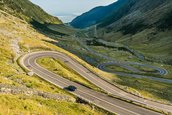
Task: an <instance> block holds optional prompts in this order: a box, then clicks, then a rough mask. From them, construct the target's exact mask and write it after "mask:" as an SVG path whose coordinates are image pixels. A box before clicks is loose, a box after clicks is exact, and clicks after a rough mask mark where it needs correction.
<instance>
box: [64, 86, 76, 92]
mask: <svg viewBox="0 0 172 115" xmlns="http://www.w3.org/2000/svg"><path fill="white" fill-rule="evenodd" d="M64 89H65V90H68V91H75V90H76V89H77V88H76V87H75V86H72V85H70V86H68V87H65V88H64Z"/></svg>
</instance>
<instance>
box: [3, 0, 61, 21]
mask: <svg viewBox="0 0 172 115" xmlns="http://www.w3.org/2000/svg"><path fill="white" fill-rule="evenodd" d="M0 9H1V10H3V11H5V12H8V13H9V14H12V15H14V16H17V17H19V18H21V19H25V20H26V21H28V22H31V21H33V20H35V21H37V22H39V23H54V24H61V23H62V22H61V20H59V19H58V18H57V17H53V16H51V15H49V14H47V13H46V12H45V11H43V10H42V9H41V8H40V7H39V6H37V5H35V4H33V3H32V2H30V1H29V0H0Z"/></svg>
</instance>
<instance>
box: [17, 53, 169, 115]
mask: <svg viewBox="0 0 172 115" xmlns="http://www.w3.org/2000/svg"><path fill="white" fill-rule="evenodd" d="M41 57H53V58H59V59H61V60H62V61H64V62H65V63H66V65H68V66H69V67H71V68H72V69H73V70H75V71H76V72H78V73H79V74H80V75H81V76H83V77H84V78H86V79H87V80H89V81H90V82H92V83H93V84H95V85H96V86H98V87H100V88H101V89H103V90H105V91H106V92H108V93H109V94H112V95H114V96H118V97H121V98H125V99H129V100H132V101H134V102H136V103H139V104H143V105H145V106H148V107H152V108H156V109H159V110H163V111H168V112H172V106H171V105H165V104H161V103H158V102H154V101H150V100H147V99H143V98H140V97H137V96H134V95H132V94H129V93H127V92H125V91H123V90H121V89H119V88H118V87H116V86H114V85H111V84H110V83H108V82H106V81H104V80H103V79H101V78H100V77H98V76H97V75H95V74H93V73H92V72H91V71H89V70H88V69H87V68H85V67H84V66H82V65H81V64H79V63H78V62H77V61H76V60H74V59H72V58H70V57H69V56H67V55H65V54H63V53H60V52H53V51H43V52H34V53H30V54H27V55H25V56H23V57H22V58H21V59H20V63H21V64H22V65H23V66H24V67H25V68H27V69H29V70H30V71H32V72H34V73H35V74H36V75H38V76H39V77H41V78H42V79H44V80H46V81H48V82H50V83H52V84H54V85H56V86H58V87H60V88H62V89H64V88H65V87H68V86H71V85H72V86H75V87H77V90H75V91H74V92H71V93H73V94H74V95H76V96H78V97H80V98H82V99H84V100H86V101H88V102H90V103H93V104H95V105H97V106H99V107H101V108H104V109H106V110H108V111H110V112H113V113H118V114H121V115H160V113H157V112H154V111H151V110H148V109H145V108H142V107H139V106H137V105H134V104H131V103H127V102H125V101H122V100H119V99H116V98H112V97H109V96H107V95H106V94H103V93H100V92H96V91H94V90H92V89H89V88H87V87H84V86H83V85H80V84H78V83H75V82H72V81H70V80H67V79H65V78H63V77H61V76H59V75H57V74H55V73H53V72H50V71H48V70H46V69H44V68H42V67H41V66H39V65H38V64H37V63H36V60H37V59H38V58H41Z"/></svg>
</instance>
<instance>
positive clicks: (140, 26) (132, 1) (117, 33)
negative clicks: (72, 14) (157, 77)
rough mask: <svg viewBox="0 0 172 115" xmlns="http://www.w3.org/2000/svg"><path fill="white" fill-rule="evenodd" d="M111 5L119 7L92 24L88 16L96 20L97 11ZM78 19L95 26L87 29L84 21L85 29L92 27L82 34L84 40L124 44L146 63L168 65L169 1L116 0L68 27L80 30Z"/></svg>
mask: <svg viewBox="0 0 172 115" xmlns="http://www.w3.org/2000/svg"><path fill="white" fill-rule="evenodd" d="M119 4H120V5H119ZM112 5H113V6H115V5H118V6H120V7H118V8H116V9H113V10H111V11H109V12H108V13H106V15H105V16H104V17H103V18H101V17H100V18H101V19H97V20H96V19H94V18H93V16H92V15H91V14H94V17H96V16H97V17H99V16H101V15H99V13H100V12H101V10H104V9H111V6H112ZM100 9H101V10H100ZM95 12H96V13H95ZM96 14H97V15H96ZM81 17H82V18H84V19H87V18H88V19H87V20H91V21H93V20H94V21H95V22H98V23H92V24H91V25H90V23H89V21H88V26H92V27H90V28H87V29H86V30H85V33H86V34H88V35H87V36H89V37H96V38H99V39H103V40H105V41H108V42H115V43H121V44H124V45H125V46H129V47H131V48H133V49H134V50H136V51H138V52H140V53H142V54H144V55H145V57H146V59H147V60H150V61H156V62H163V63H166V64H172V63H171V62H172V50H171V49H172V46H171V45H170V44H171V43H172V37H171V36H172V23H171V18H172V1H171V0H139V1H138V0H118V2H115V3H113V4H111V5H109V6H106V7H102V8H99V10H96V9H93V10H91V11H89V12H87V13H85V14H83V15H81V16H79V17H77V18H76V19H74V20H73V21H72V23H71V24H73V23H77V24H78V26H80V28H82V24H80V23H81V22H82V18H81ZM84 23H87V22H86V21H85V22H84ZM94 24H96V25H97V26H96V28H95V27H94V26H93V25H94ZM85 25H86V24H85ZM74 27H75V26H74ZM95 29H96V31H95ZM95 33H96V34H95Z"/></svg>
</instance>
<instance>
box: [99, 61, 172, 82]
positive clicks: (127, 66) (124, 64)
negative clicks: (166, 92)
mask: <svg viewBox="0 0 172 115" xmlns="http://www.w3.org/2000/svg"><path fill="white" fill-rule="evenodd" d="M112 65H115V66H120V67H122V68H125V69H127V70H130V71H131V72H134V73H143V72H142V71H138V70H137V69H136V68H133V67H132V66H130V65H139V66H143V67H148V68H151V69H154V70H156V71H158V73H156V74H159V75H166V74H167V73H168V72H167V70H165V69H162V68H158V67H155V66H151V65H147V64H141V63H136V62H115V61H112V62H105V63H102V64H99V65H98V66H97V68H99V69H100V70H102V71H106V72H109V73H114V74H116V75H120V76H124V77H125V76H126V77H135V78H146V79H150V80H153V81H158V82H163V83H172V80H170V79H165V78H158V77H153V76H147V75H138V74H129V73H124V72H115V71H113V70H110V69H108V68H107V67H108V66H112ZM135 69H136V70H135ZM156 74H155V75H156Z"/></svg>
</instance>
